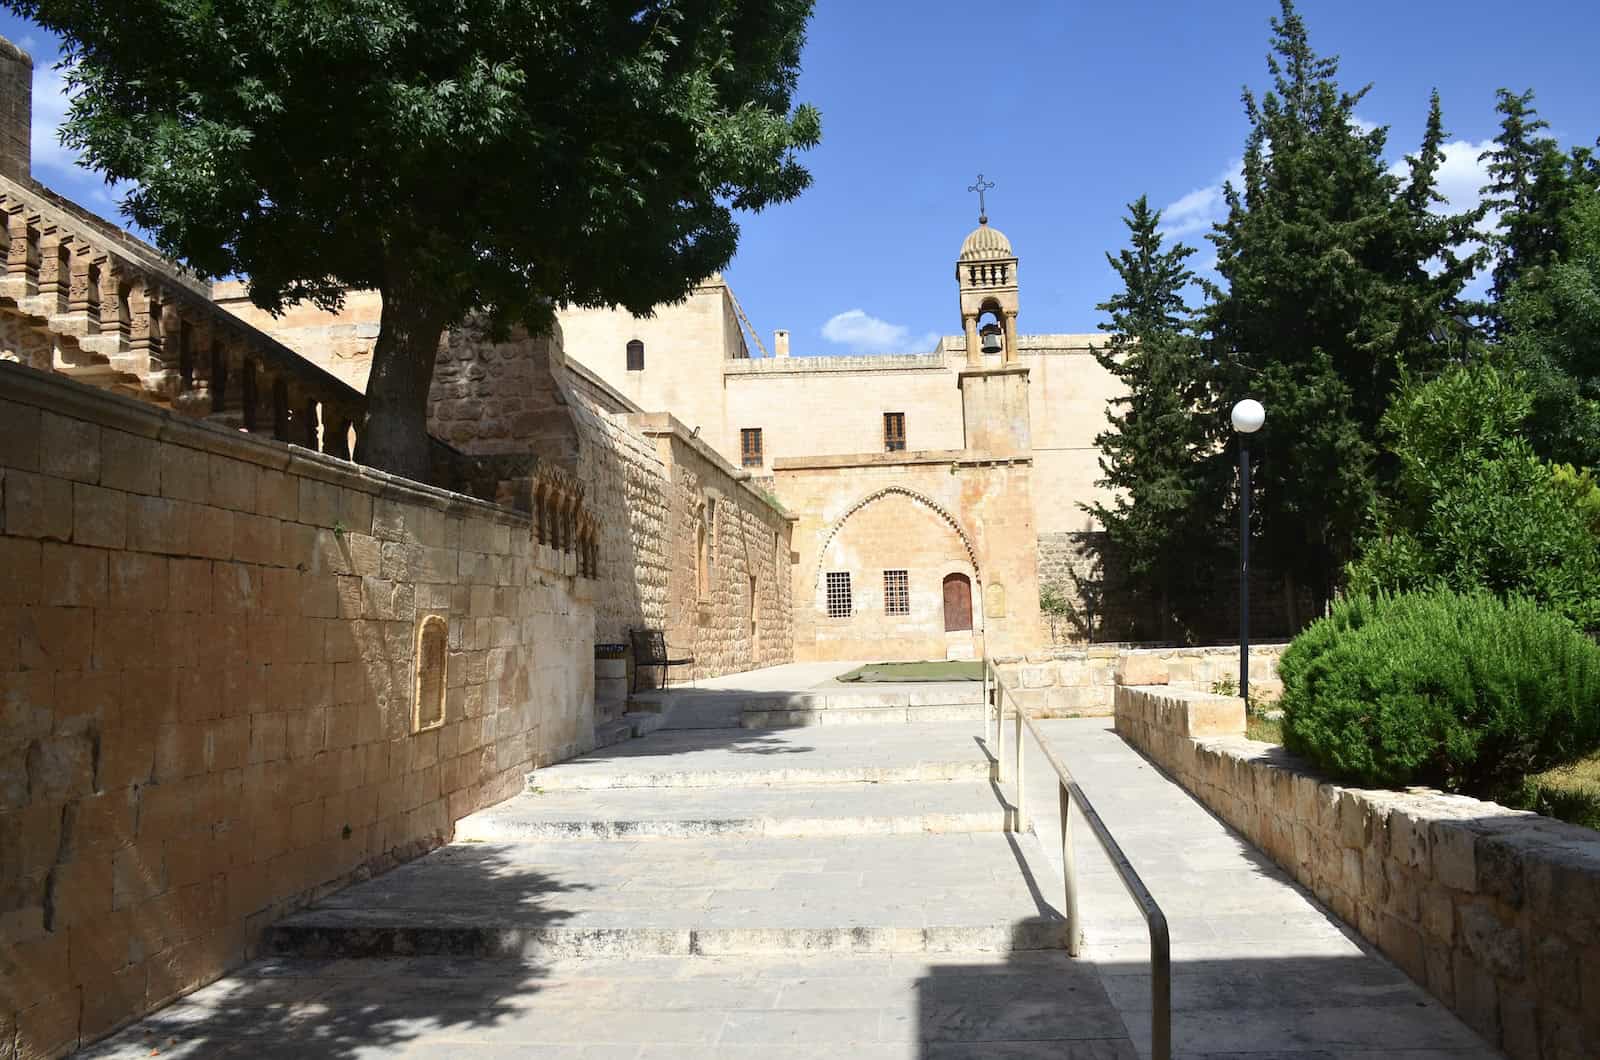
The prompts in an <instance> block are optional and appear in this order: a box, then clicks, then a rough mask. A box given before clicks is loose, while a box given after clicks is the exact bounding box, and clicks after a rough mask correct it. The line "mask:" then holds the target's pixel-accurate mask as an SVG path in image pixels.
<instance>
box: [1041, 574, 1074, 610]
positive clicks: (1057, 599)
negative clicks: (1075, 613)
mask: <svg viewBox="0 0 1600 1060" xmlns="http://www.w3.org/2000/svg"><path fill="white" fill-rule="evenodd" d="M1039 610H1040V611H1042V612H1044V613H1045V614H1047V615H1051V616H1053V617H1055V618H1065V617H1066V616H1067V615H1070V614H1071V613H1072V601H1071V600H1069V599H1067V594H1066V593H1064V592H1062V591H1061V587H1060V586H1059V585H1052V584H1049V583H1048V582H1047V583H1045V584H1044V585H1041V586H1039Z"/></svg>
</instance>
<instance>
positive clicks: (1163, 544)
mask: <svg viewBox="0 0 1600 1060" xmlns="http://www.w3.org/2000/svg"><path fill="white" fill-rule="evenodd" d="M1124 223H1125V224H1127V226H1128V232H1129V234H1130V237H1131V238H1130V245H1129V246H1128V247H1127V248H1126V249H1124V250H1122V251H1120V252H1118V253H1117V254H1116V255H1115V256H1113V255H1111V254H1109V253H1108V254H1107V255H1106V260H1107V261H1108V262H1110V263H1111V267H1112V268H1113V269H1114V270H1116V273H1117V276H1118V277H1119V278H1120V279H1121V281H1122V289H1121V290H1120V291H1119V292H1118V293H1117V294H1115V295H1114V296H1112V297H1111V298H1110V299H1108V300H1107V301H1105V302H1102V303H1101V304H1100V305H1098V306H1096V308H1097V309H1099V310H1100V311H1101V312H1103V313H1107V314H1109V317H1110V319H1109V320H1107V321H1106V322H1105V323H1102V324H1101V325H1100V327H1101V330H1103V331H1107V332H1109V333H1110V336H1111V337H1110V339H1109V341H1108V342H1107V343H1106V344H1105V345H1104V346H1102V347H1099V348H1097V349H1096V350H1095V358H1096V359H1097V360H1098V361H1099V362H1100V364H1101V365H1102V366H1103V367H1104V368H1105V369H1106V370H1107V371H1109V372H1110V373H1111V374H1112V375H1115V376H1116V377H1117V378H1118V379H1120V380H1121V381H1122V383H1123V384H1124V386H1125V387H1126V388H1127V393H1126V396H1124V397H1121V398H1118V399H1116V401H1114V402H1113V405H1112V407H1111V408H1110V409H1108V410H1107V411H1106V419H1107V421H1108V422H1109V424H1110V429H1108V430H1106V431H1102V432H1101V433H1100V434H1099V435H1098V436H1097V437H1096V438H1095V445H1096V446H1098V447H1099V449H1100V452H1101V457H1100V470H1101V473H1102V477H1101V478H1100V480H1099V482H1098V484H1099V485H1101V486H1106V487H1109V488H1111V489H1112V490H1114V491H1116V492H1115V495H1114V499H1113V500H1112V501H1111V502H1110V503H1109V504H1101V503H1096V504H1092V505H1086V506H1085V509H1086V510H1087V511H1089V512H1090V513H1091V514H1093V515H1094V516H1095V517H1096V518H1097V519H1098V520H1099V521H1100V524H1101V525H1102V526H1103V527H1104V528H1105V532H1106V537H1107V539H1108V543H1109V545H1110V549H1109V551H1110V552H1111V554H1112V555H1114V556H1115V558H1116V562H1117V563H1118V564H1119V565H1120V566H1121V567H1122V568H1123V569H1124V570H1125V571H1126V572H1127V573H1128V575H1130V589H1131V590H1132V591H1134V592H1135V593H1139V594H1141V595H1146V596H1147V600H1146V602H1147V603H1148V604H1149V605H1150V606H1151V607H1152V608H1153V609H1154V611H1155V612H1156V616H1157V622H1158V625H1159V630H1160V635H1161V636H1162V638H1163V639H1166V638H1168V637H1169V636H1170V635H1171V632H1170V625H1169V624H1170V622H1171V620H1172V619H1173V617H1174V606H1173V605H1174V602H1175V601H1181V600H1185V599H1189V598H1190V593H1189V592H1188V590H1190V589H1192V588H1194V587H1195V586H1197V585H1198V584H1200V583H1201V579H1202V578H1203V571H1204V569H1205V566H1206V565H1205V564H1204V563H1203V562H1201V560H1202V559H1203V557H1205V556H1206V555H1207V554H1209V553H1210V552H1212V551H1213V549H1212V545H1211V543H1212V542H1213V541H1215V539H1216V535H1215V534H1213V533H1211V530H1212V529H1213V526H1214V524H1213V520H1212V519H1211V518H1208V517H1206V516H1204V515H1202V514H1200V513H1202V512H1204V511H1206V510H1207V509H1206V507H1205V506H1203V505H1201V504H1198V503H1197V502H1198V501H1199V500H1200V499H1201V498H1203V497H1204V496H1205V495H1206V492H1207V491H1206V490H1205V489H1204V486H1203V484H1202V477H1203V476H1204V474H1205V473H1206V471H1207V467H1206V465H1205V463H1204V462H1203V461H1201V460H1200V459H1199V453H1200V450H1201V447H1202V446H1203V445H1204V444H1205V428H1204V424H1203V422H1202V420H1201V413H1200V409H1201V407H1202V405H1203V398H1204V387H1205V377H1204V372H1203V371H1202V370H1201V365H1202V361H1201V351H1200V346H1199V342H1198V340H1197V339H1196V337H1195V336H1194V334H1193V331H1192V314H1191V311H1190V309H1189V307H1188V305H1187V304H1186V303H1185V300H1184V290H1185V288H1187V287H1188V286H1189V285H1190V284H1192V283H1194V282H1195V274H1194V273H1193V272H1192V271H1191V270H1190V269H1189V267H1188V265H1187V264H1186V262H1187V260H1188V258H1189V257H1190V256H1191V255H1193V254H1194V253H1195V251H1194V248H1193V247H1189V246H1184V245H1183V244H1181V243H1180V244H1177V245H1175V246H1172V247H1165V246H1163V240H1162V235H1161V231H1160V226H1161V212H1160V211H1159V210H1152V209H1151V208H1150V203H1149V201H1148V199H1147V198H1146V197H1145V196H1142V195H1141V196H1140V197H1139V198H1138V199H1137V200H1136V201H1134V202H1133V203H1130V204H1129V206H1128V216H1127V217H1126V218H1125V219H1124Z"/></svg>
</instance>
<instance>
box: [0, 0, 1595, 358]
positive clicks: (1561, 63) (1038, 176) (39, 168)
mask: <svg viewBox="0 0 1600 1060" xmlns="http://www.w3.org/2000/svg"><path fill="white" fill-rule="evenodd" d="M1277 9H1278V5H1277V3H1276V0H1212V2H1209V3H1200V2H1196V0H1190V2H1183V0H1161V2H1154V0H1124V2H1121V3H1104V2H1084V0H1037V2H1023V0H990V2H989V3H988V4H985V5H973V4H971V3H957V2H952V0H819V3H818V5H817V13H816V16H815V18H814V20H813V22H812V25H811V31H810V40H809V43H808V45H807V48H806V52H805V57H804V73H803V75H802V78H801V91H800V98H801V99H803V100H806V101H809V102H812V103H815V104H816V105H817V106H819V107H820V108H821V110H822V116H823V143H822V146H821V147H819V148H818V149H817V150H815V151H812V152H810V153H809V155H808V156H807V162H808V164H809V165H810V167H811V169H812V172H813V174H814V176H815V178H816V181H815V184H814V185H813V187H812V188H811V189H810V190H809V191H808V192H807V193H806V194H805V195H804V196H802V198H801V199H800V200H798V201H797V202H794V203H790V204H788V205H785V206H781V207H777V208H774V209H772V210H769V211H767V212H765V213H763V214H760V215H756V216H751V217H747V218H745V219H744V221H743V239H742V241H741V246H740V250H739V254H738V256H737V257H736V258H735V260H734V262H733V265H732V266H731V267H730V268H729V269H728V272H727V275H728V278H729V280H730V282H731V283H732V284H733V286H734V290H735V291H736V293H737V294H738V296H739V298H740V300H741V302H742V303H743V304H744V306H745V309H746V310H747V312H748V313H749V315H750V317H751V318H752V320H753V321H754V323H755V326H756V327H757V328H759V329H760V330H761V331H762V333H763V338H764V340H765V341H767V342H768V343H769V345H770V335H771V331H772V329H774V328H789V329H790V330H791V331H792V333H793V342H794V347H795V353H797V354H840V353H865V352H909V351H917V350H925V349H927V348H929V347H930V346H931V343H932V337H933V336H934V335H935V334H943V333H955V332H958V331H959V319H958V317H957V314H956V290H955V280H954V260H955V255H956V252H957V250H958V249H959V247H960V244H961V240H962V238H963V237H964V236H965V235H966V233H967V231H968V230H969V229H970V228H971V227H972V226H973V224H975V223H976V216H977V204H976V201H975V196H973V195H970V194H968V193H967V191H966V188H967V186H968V185H970V184H971V183H972V182H973V180H974V178H975V177H976V175H977V173H978V172H979V171H982V172H983V173H984V174H985V175H986V176H987V177H988V178H989V179H991V180H993V181H994V182H995V184H996V185H997V186H996V188H995V189H994V190H993V191H992V192H990V193H989V216H990V220H991V222H992V223H993V224H994V225H995V226H996V227H998V228H1000V229H1001V230H1003V231H1004V232H1006V233H1007V235H1009V236H1010V237H1011V240H1012V242H1013V244H1014V245H1015V247H1016V249H1017V253H1018V255H1019V256H1020V258H1021V270H1020V274H1021V279H1022V285H1023V286H1022V315H1021V318H1020V319H1019V325H1020V327H1021V330H1023V331H1024V332H1060V331H1065V332H1076V331H1092V330H1094V328H1095V325H1096V324H1097V323H1098V322H1099V319H1100V318H1099V315H1098V314H1097V313H1096V312H1095V310H1094V306H1095V304H1096V303H1097V302H1099V301H1102V300H1103V299H1104V298H1105V297H1106V296H1107V295H1109V294H1110V293H1111V291H1112V289H1113V276H1112V273H1111V270H1110V268H1109V266H1108V265H1107V264H1106V262H1105V258H1104V251H1106V250H1109V249H1115V248H1117V247H1119V246H1121V245H1122V243H1123V240H1124V236H1125V229H1124V228H1123V226H1122V224H1121V220H1120V218H1121V216H1122V213H1123V211H1124V207H1125V204H1126V203H1127V202H1128V201H1129V200H1130V199H1133V198H1135V197H1137V196H1138V195H1139V194H1141V193H1146V194H1148V195H1149V196H1150V199H1151V201H1152V202H1153V203H1155V204H1157V205H1160V206H1164V207H1166V208H1167V215H1168V216H1167V219H1168V224H1169V228H1170V230H1171V231H1172V232H1173V233H1174V234H1175V235H1181V236H1182V237H1183V238H1184V239H1186V240H1189V241H1191V242H1194V243H1196V245H1199V246H1201V248H1202V249H1201V253H1200V254H1199V255H1197V257H1196V260H1197V261H1204V260H1207V259H1209V258H1210V257H1211V253H1210V248H1209V244H1205V243H1204V242H1203V241H1202V236H1203V233H1204V231H1205V230H1206V225H1207V224H1208V222H1209V221H1210V220H1212V219H1214V217H1215V216H1216V214H1217V210H1218V209H1219V206H1220V199H1219V185H1220V182H1221V180H1222V179H1223V177H1224V176H1225V175H1227V174H1228V173H1229V172H1230V171H1231V170H1232V169H1233V167H1235V166H1236V165H1237V161H1238V158H1239V155H1240V153H1241V150H1242V146H1243V142H1244V135H1245V120H1244V115H1243V110H1242V107H1241V106H1240V102H1239V94H1240V89H1241V87H1242V86H1243V85H1244V84H1246V83H1248V84H1249V85H1250V86H1252V87H1253V88H1255V89H1257V90H1258V91H1260V90H1262V89H1263V88H1264V87H1265V86H1266V84H1267V72H1266V67H1265V62H1264V57H1265V54H1266V50H1267V39H1268V32H1269V28H1268V19H1269V18H1270V17H1271V16H1272V15H1273V14H1275V13H1276V12H1277ZM1300 10H1301V13H1302V14H1303V15H1304V16H1305V18H1306V20H1307V22H1308V23H1309V26H1310V31H1311V39H1312V43H1313V46H1314V47H1316V48H1317V50H1318V51H1319V52H1322V53H1323V54H1338V55H1339V56H1340V57H1341V58H1342V62H1343V65H1342V70H1341V76H1342V80H1343V82H1344V84H1345V86H1346V87H1347V88H1355V87H1358V86H1360V85H1361V84H1364V83H1366V82H1368V81H1370V82H1373V89H1372V92H1371V93H1370V94H1369V95H1368V97H1367V99H1366V100H1365V102H1364V103H1363V104H1362V106H1361V108H1360V111H1359V114H1360V115H1361V117H1362V118H1363V119H1365V120H1367V121H1371V122H1374V123H1378V124H1384V125H1389V126H1390V127H1391V132H1390V150H1389V154H1390V156H1391V158H1393V159H1394V160H1396V161H1398V160H1399V159H1400V158H1401V157H1402V155H1403V154H1404V153H1405V152H1406V151H1408V150H1413V149H1414V148H1415V146H1416V144H1417V141H1418V138H1419V137H1420V136H1421V132H1422V125H1423V122H1424V120H1425V118H1426V116H1427V103H1428V92H1429V90H1430V89H1432V88H1434V87H1437V88H1438V89H1439V91H1440V93H1441V95H1442V97H1443V104H1444V116H1445V124H1446V128H1447V129H1448V130H1449V132H1450V133H1451V139H1452V146H1451V149H1450V152H1449V157H1448V162H1447V166H1446V172H1445V175H1444V184H1445V189H1446V191H1447V192H1448V193H1449V194H1451V195H1452V196H1453V197H1454V198H1455V199H1456V200H1457V201H1459V202H1461V203H1464V204H1468V205H1470V204H1471V203H1472V202H1475V201H1476V191H1477V188H1478V186H1479V185H1480V184H1481V183H1482V180H1481V173H1480V172H1479V170H1478V165H1477V161H1476V158H1477V154H1478V151H1479V150H1480V149H1481V146H1482V143H1483V141H1485V140H1488V139H1489V138H1491V137H1492V136H1493V135H1494V131H1495V125H1496V121H1495V114H1494V109H1493V108H1494V90H1495V89H1496V88H1497V87H1499V86H1502V85H1504V86H1507V87H1511V88H1513V89H1517V90H1521V89H1523V88H1527V87H1532V88H1534V89H1535V90H1536V91H1537V92H1538V105H1539V109H1540V112H1541V114H1542V115H1543V116H1544V117H1545V118H1546V119H1547V120H1549V122H1550V124H1551V126H1552V131H1553V133H1554V134H1555V135H1556V136H1557V138H1558V139H1560V140H1561V141H1562V142H1564V143H1569V144H1570V143H1592V142H1593V140H1594V138H1595V136H1596V135H1597V134H1600V83H1597V82H1600V79H1597V78H1596V76H1595V75H1594V73H1593V70H1594V55H1595V51H1596V46H1597V45H1600V4H1594V3H1592V2H1589V0H1521V2H1520V3H1518V4H1516V5H1507V4H1506V3H1504V2H1503V0H1501V2H1498V3H1494V4H1490V3H1487V2H1482V0H1403V2H1400V3H1396V2H1394V0H1381V2H1380V0H1303V2H1302V3H1301V4H1300ZM0 35H4V36H6V37H7V38H9V39H11V40H13V41H15V42H17V43H19V44H21V45H22V46H23V47H25V48H27V49H28V50H29V51H31V52H32V53H33V54H34V57H35V59H36V61H38V70H37V73H36V77H35V99H34V114H35V130H34V154H35V176H36V177H38V178H39V179H40V180H43V181H44V182H46V183H48V184H50V185H51V186H53V187H55V188H57V189H58V190H61V191H62V192H64V193H66V194H68V195H71V196H73V197H74V198H77V199H78V200H79V201H81V202H83V203H84V204H85V205H87V206H90V207H91V208H94V209H96V210H99V211H101V212H104V213H107V214H110V213H112V212H113V207H112V198H111V196H110V195H108V194H107V192H106V190H105V189H104V188H103V187H102V186H101V185H100V182H99V180H98V178H97V177H95V176H93V175H92V174H87V173H84V172H83V171H81V170H75V169H73V168H72V166H71V159H70V157H69V156H68V155H67V154H66V152H65V151H63V150H62V149H61V148H60V147H59V146H57V145H56V144H55V142H54V139H53V134H52V133H51V129H52V128H53V126H54V123H55V122H56V121H58V120H59V118H60V115H61V112H62V110H63V109H64V104H63V103H62V102H61V101H60V99H59V95H58V92H57V82H56V81H55V78H54V75H52V73H51V72H50V70H49V63H48V62H47V61H45V60H48V59H49V58H51V57H52V56H53V54H54V50H55V48H54V42H53V41H52V40H51V39H50V38H49V37H48V36H47V35H46V34H44V33H43V32H41V31H40V30H38V29H37V27H34V26H31V25H29V24H27V23H24V22H21V21H19V20H17V19H15V18H14V17H13V16H10V15H7V14H0Z"/></svg>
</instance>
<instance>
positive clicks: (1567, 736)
mask: <svg viewBox="0 0 1600 1060" xmlns="http://www.w3.org/2000/svg"><path fill="white" fill-rule="evenodd" d="M1279 673H1280V676H1281V677H1282V679H1283V701H1282V707H1283V711H1284V718H1283V742H1284V745H1285V746H1286V747H1287V748H1288V749H1289V750H1291V751H1294V752H1296V753H1298V754H1300V755H1303V756H1304V757H1306V758H1308V759H1309V760H1310V761H1311V762H1313V763H1314V764H1316V765H1317V766H1319V767H1320V768H1322V769H1324V770H1326V771H1328V772H1329V773H1331V774H1333V775H1334V776H1335V777H1337V778H1339V779H1341V780H1349V781H1353V782H1355V783H1359V784H1364V785H1370V786H1382V787H1403V786H1406V785H1412V784H1421V785H1427V786H1430V787H1437V788H1443V789H1444V790H1446V791H1456V792H1462V793H1465V794H1471V795H1477V796H1480V797H1487V798H1495V797H1500V796H1504V795H1505V794H1506V793H1507V792H1510V791H1513V790H1515V789H1516V788H1517V787H1518V786H1519V785H1520V783H1521V781H1522V778H1523V777H1525V776H1527V775H1528V774H1531V773H1536V772H1539V771H1541V770H1544V769H1547V768H1549V767H1551V766H1553V765H1557V764H1560V763H1564V762H1570V761H1572V760H1573V759H1576V758H1578V757H1580V756H1582V755H1584V754H1587V753H1589V752H1591V751H1593V750H1594V749H1595V748H1596V747H1600V646H1597V645H1596V644H1595V643H1594V642H1593V641H1591V640H1590V639H1589V638H1588V637H1586V636H1584V635H1583V634H1581V633H1579V632H1578V631H1577V630H1575V629H1574V628H1573V627H1572V625H1571V623H1569V622H1568V621H1566V620H1565V619H1564V618H1562V617H1561V616H1560V615H1557V614H1553V613H1551V612H1549V611H1546V610H1542V609H1540V608H1539V607H1538V606H1537V605H1536V604H1534V603H1532V602H1531V601H1528V600H1526V599H1523V598H1520V597H1513V598H1511V599H1509V600H1504V599H1501V598H1498V597H1496V596H1493V595H1491V594H1489V593H1484V592H1474V593H1456V592H1451V591H1449V590H1443V589H1441V590H1434V591H1430V592H1424V593H1414V594H1405V595H1398V596H1388V595H1377V596H1355V597H1349V598H1346V599H1344V600H1341V601H1339V602H1338V603H1337V604H1335V605H1334V608H1333V610H1332V613H1331V614H1330V615H1329V616H1328V617H1326V618H1324V619H1321V620H1320V621H1318V622H1316V623H1313V624H1312V625H1311V626H1310V627H1309V628H1308V629H1307V630H1306V631H1305V632H1304V633H1302V634H1301V635H1300V636H1299V637H1297V638H1295V641H1294V643H1293V644H1291V645H1290V647H1289V649H1288V650H1287V651H1286V652H1284V655H1283V658H1282V660H1281V661H1280V663H1279Z"/></svg>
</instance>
